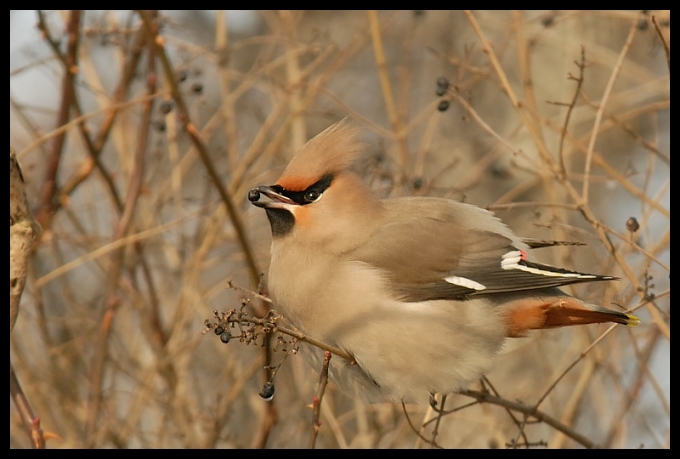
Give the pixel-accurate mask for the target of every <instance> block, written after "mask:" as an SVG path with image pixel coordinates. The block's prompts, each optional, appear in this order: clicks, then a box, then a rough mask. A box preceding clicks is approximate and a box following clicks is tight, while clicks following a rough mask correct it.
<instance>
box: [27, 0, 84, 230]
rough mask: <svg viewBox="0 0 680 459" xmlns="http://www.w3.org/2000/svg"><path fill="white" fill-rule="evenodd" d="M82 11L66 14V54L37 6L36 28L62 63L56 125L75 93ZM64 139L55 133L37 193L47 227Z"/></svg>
mask: <svg viewBox="0 0 680 459" xmlns="http://www.w3.org/2000/svg"><path fill="white" fill-rule="evenodd" d="M80 17H81V11H80V10H74V11H72V12H71V14H70V16H69V21H68V24H67V27H66V31H67V35H68V45H67V47H66V55H63V54H62V53H61V51H60V50H59V45H58V43H57V42H56V40H54V39H53V38H52V36H51V35H50V32H49V28H48V27H47V23H46V21H45V17H44V15H43V13H42V11H40V10H38V28H39V29H40V31H41V32H42V34H43V37H44V38H45V40H46V41H47V43H48V44H49V45H50V47H51V48H52V51H53V52H54V54H55V55H56V56H57V57H59V59H60V60H61V61H62V64H63V66H64V77H63V79H62V83H61V103H60V106H59V112H58V115H57V123H56V124H57V125H56V127H59V126H62V125H64V124H66V122H67V121H68V118H69V112H70V109H71V104H72V103H73V98H74V96H75V94H74V90H73V79H74V78H75V75H76V73H77V72H78V45H79V44H80V40H79V37H80V34H79V31H78V28H79V26H80ZM65 140H66V133H65V132H64V133H62V134H60V135H58V136H57V137H56V138H55V139H54V143H53V144H52V151H51V152H50V156H49V159H48V160H47V168H46V171H45V179H44V181H43V190H42V193H41V196H40V205H39V207H38V210H37V212H36V214H35V216H36V220H37V221H38V222H39V223H40V224H41V225H42V226H43V228H48V227H49V224H50V222H51V220H52V216H53V215H54V213H55V212H56V206H57V201H58V200H57V199H56V195H57V193H58V186H57V173H58V172H59V163H60V162H61V155H62V150H63V147H64V143H65Z"/></svg>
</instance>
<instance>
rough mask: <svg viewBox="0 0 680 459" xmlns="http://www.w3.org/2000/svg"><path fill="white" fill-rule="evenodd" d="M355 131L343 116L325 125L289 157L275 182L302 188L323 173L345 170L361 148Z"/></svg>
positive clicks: (289, 186)
mask: <svg viewBox="0 0 680 459" xmlns="http://www.w3.org/2000/svg"><path fill="white" fill-rule="evenodd" d="M359 132H360V130H359V128H358V127H357V126H356V125H354V124H353V123H352V122H350V121H349V120H348V119H347V118H345V119H343V120H342V121H339V122H337V123H335V124H333V125H331V126H330V127H328V128H326V130H324V131H322V132H321V133H319V134H318V135H316V136H315V137H313V138H312V139H310V140H309V141H308V142H307V143H306V144H304V145H303V146H302V148H301V149H300V150H299V151H298V152H297V153H296V154H295V156H293V159H291V161H290V163H288V166H287V167H286V169H285V170H284V171H283V174H282V175H281V177H280V178H279V180H278V181H277V184H278V185H281V186H282V187H284V188H285V189H286V190H291V191H302V190H304V189H306V188H307V187H308V186H310V185H312V184H314V183H315V182H316V181H318V180H319V179H321V178H322V177H323V176H324V175H328V174H334V173H337V172H341V171H343V170H345V169H347V168H348V167H349V166H351V165H352V163H353V162H354V161H355V160H356V158H357V157H358V156H359V154H360V153H361V151H362V149H363V144H362V143H361V141H360V140H359Z"/></svg>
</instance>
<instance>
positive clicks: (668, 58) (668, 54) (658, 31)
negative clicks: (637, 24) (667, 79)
mask: <svg viewBox="0 0 680 459" xmlns="http://www.w3.org/2000/svg"><path fill="white" fill-rule="evenodd" d="M652 24H654V28H655V29H656V34H657V35H658V36H659V38H660V39H661V44H663V50H664V51H665V52H666V63H667V64H668V76H670V75H671V48H670V47H669V46H668V43H667V42H666V39H665V38H664V36H663V33H662V32H661V29H660V28H659V24H657V23H656V17H655V16H652Z"/></svg>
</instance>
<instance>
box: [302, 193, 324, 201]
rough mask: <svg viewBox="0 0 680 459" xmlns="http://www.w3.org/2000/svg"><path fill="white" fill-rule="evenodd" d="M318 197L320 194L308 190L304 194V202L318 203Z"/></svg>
mask: <svg viewBox="0 0 680 459" xmlns="http://www.w3.org/2000/svg"><path fill="white" fill-rule="evenodd" d="M320 197H321V193H319V192H318V191H316V190H309V191H307V192H306V193H305V201H307V202H314V201H318V200H319V198H320Z"/></svg>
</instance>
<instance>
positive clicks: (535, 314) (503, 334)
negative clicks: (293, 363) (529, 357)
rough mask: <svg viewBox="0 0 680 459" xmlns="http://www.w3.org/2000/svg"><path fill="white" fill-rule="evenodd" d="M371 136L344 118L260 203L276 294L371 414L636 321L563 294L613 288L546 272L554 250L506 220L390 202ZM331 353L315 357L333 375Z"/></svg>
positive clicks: (457, 208) (467, 209) (265, 188)
mask: <svg viewBox="0 0 680 459" xmlns="http://www.w3.org/2000/svg"><path fill="white" fill-rule="evenodd" d="M360 137H361V129H360V127H359V126H357V125H356V124H355V123H354V122H351V121H350V120H348V119H344V120H341V121H340V122H338V123H335V124H333V125H331V126H330V127H328V128H327V129H325V130H324V131H322V132H321V133H320V134H318V135H317V136H315V137H313V138H312V139H310V140H309V141H308V142H307V143H306V144H304V145H303V146H302V148H301V149H300V150H299V151H297V152H296V153H295V154H294V156H293V157H292V159H291V161H290V162H289V163H288V165H287V166H286V168H285V170H284V171H283V173H282V175H281V176H280V177H279V179H278V180H277V181H276V183H275V184H273V185H260V186H256V187H254V188H252V189H251V190H250V191H249V192H248V195H247V197H248V200H249V201H250V202H251V203H252V204H253V205H255V206H257V207H259V208H262V209H264V211H265V212H266V215H267V218H268V220H269V224H270V227H271V233H272V243H271V248H270V251H271V261H270V266H269V273H268V289H269V294H270V296H271V298H272V300H273V304H274V305H275V306H274V307H275V309H276V311H277V313H280V314H281V315H282V316H283V317H284V318H285V320H287V321H288V322H289V323H291V324H292V325H293V326H294V327H295V328H296V329H298V330H299V331H300V332H301V333H303V334H305V336H308V337H310V338H313V339H314V340H316V341H318V342H322V343H325V344H327V345H329V346H333V347H335V348H337V349H341V350H342V351H343V352H344V353H346V354H347V355H350V356H351V357H352V359H341V358H336V359H332V360H331V365H330V368H329V377H330V379H331V381H333V382H334V383H335V384H336V385H337V386H338V387H339V388H340V389H341V390H342V391H344V392H346V393H347V394H348V395H350V396H353V397H358V398H360V399H363V400H365V401H367V402H370V403H380V402H386V401H387V402H393V403H400V402H404V403H418V404H426V403H429V401H430V400H431V397H432V395H433V394H435V393H442V394H448V393H453V392H457V391H461V390H465V389H466V388H467V387H468V386H469V385H470V384H472V383H474V382H476V381H479V378H480V377H481V376H482V375H484V374H485V373H486V372H488V371H489V370H490V369H491V368H492V367H493V365H494V363H495V362H496V359H497V358H498V357H499V355H500V353H501V350H502V348H503V345H504V343H505V342H506V340H507V339H509V338H517V337H523V336H526V335H527V334H528V332H529V331H530V330H537V329H547V328H554V327H563V326H569V325H585V324H594V323H606V322H613V323H617V324H624V325H628V326H634V325H637V324H638V323H639V319H638V318H637V317H635V316H633V315H630V314H625V313H623V312H619V311H615V310H612V309H608V308H605V307H602V306H598V305H595V304H590V303H586V302H584V301H581V300H580V299H577V298H575V297H573V296H570V295H568V294H567V293H565V292H564V291H562V290H560V288H559V287H560V286H563V285H567V284H573V283H580V282H591V281H609V280H614V279H616V278H615V277H612V276H603V275H596V274H587V273H580V272H575V271H570V270H567V269H561V268H556V267H552V266H548V265H545V264H541V263H538V262H536V261H532V258H531V257H530V255H529V253H530V252H529V251H530V249H532V248H538V247H541V246H544V245H550V243H542V242H541V241H537V240H529V239H527V240H525V239H522V238H520V237H518V236H516V235H515V234H514V233H513V232H512V231H511V230H510V228H509V227H508V226H506V225H505V224H504V223H503V222H502V221H501V220H500V219H498V218H497V217H495V216H494V215H493V213H492V212H490V211H488V210H486V209H483V208H481V207H477V206H475V205H472V204H467V203H462V202H458V201H455V200H452V199H447V198H440V197H423V196H417V197H413V196H411V197H388V198H384V199H381V198H378V197H377V196H375V195H374V193H373V192H372V191H371V189H370V188H369V187H368V186H366V185H365V184H364V183H363V181H362V179H361V178H360V177H359V176H358V175H357V174H356V173H355V172H353V171H352V169H351V167H352V165H353V164H354V163H355V162H356V160H357V159H358V157H359V155H360V154H361V153H362V152H363V150H364V146H363V144H362V142H361V140H360ZM322 355H323V353H322V352H320V351H319V350H318V349H316V350H314V349H312V350H309V351H307V352H306V353H305V356H306V358H307V360H308V361H309V362H310V363H312V364H313V365H314V366H315V367H316V368H317V369H320V368H321V358H322Z"/></svg>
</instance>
